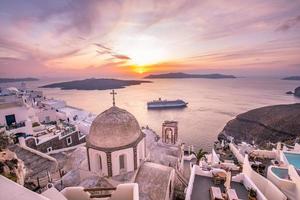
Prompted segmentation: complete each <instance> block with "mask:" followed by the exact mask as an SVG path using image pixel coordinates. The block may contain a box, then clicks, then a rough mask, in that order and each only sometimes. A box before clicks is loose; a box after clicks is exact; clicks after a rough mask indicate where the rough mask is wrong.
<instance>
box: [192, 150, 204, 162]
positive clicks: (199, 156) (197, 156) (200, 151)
mask: <svg viewBox="0 0 300 200" xmlns="http://www.w3.org/2000/svg"><path fill="white" fill-rule="evenodd" d="M193 154H194V155H195V156H196V159H197V165H199V163H200V160H201V159H202V158H204V159H205V158H206V157H205V155H206V154H207V152H206V151H203V149H199V151H198V153H195V152H193Z"/></svg>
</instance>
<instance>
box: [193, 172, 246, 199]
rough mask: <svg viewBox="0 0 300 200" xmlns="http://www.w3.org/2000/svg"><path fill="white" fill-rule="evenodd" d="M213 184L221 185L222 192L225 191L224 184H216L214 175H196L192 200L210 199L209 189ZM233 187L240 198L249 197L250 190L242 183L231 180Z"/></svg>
mask: <svg viewBox="0 0 300 200" xmlns="http://www.w3.org/2000/svg"><path fill="white" fill-rule="evenodd" d="M212 186H215V187H219V188H220V189H221V192H223V193H224V192H225V187H224V184H220V185H215V184H214V182H213V179H212V177H206V176H200V175H195V180H194V184H193V190H192V196H191V200H209V199H210V193H209V189H210V187H212ZM231 189H235V191H236V194H237V196H238V198H239V199H248V191H247V189H246V188H245V186H244V185H243V184H242V183H238V182H233V181H231Z"/></svg>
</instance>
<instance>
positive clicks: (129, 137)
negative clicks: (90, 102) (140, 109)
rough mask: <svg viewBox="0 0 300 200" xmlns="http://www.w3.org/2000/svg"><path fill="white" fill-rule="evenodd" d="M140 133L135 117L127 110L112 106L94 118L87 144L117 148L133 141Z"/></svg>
mask: <svg viewBox="0 0 300 200" xmlns="http://www.w3.org/2000/svg"><path fill="white" fill-rule="evenodd" d="M141 135H142V133H141V129H140V126H139V123H138V122H137V120H136V118H135V117H134V116H133V115H132V114H131V113H129V112H128V111H126V110H123V109H121V108H118V107H116V106H113V107H111V108H109V109H108V110H106V111H104V112H102V113H101V114H99V115H98V116H97V117H96V118H95V119H94V121H93V122H92V125H91V128H90V133H89V135H88V138H87V144H88V145H92V146H94V147H99V148H108V149H110V148H117V147H122V146H125V145H129V144H132V143H134V142H135V141H137V140H138V139H139V138H140V136H141Z"/></svg>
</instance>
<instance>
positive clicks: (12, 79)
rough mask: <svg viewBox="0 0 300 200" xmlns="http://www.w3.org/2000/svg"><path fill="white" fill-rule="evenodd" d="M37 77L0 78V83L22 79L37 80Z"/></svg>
mask: <svg viewBox="0 0 300 200" xmlns="http://www.w3.org/2000/svg"><path fill="white" fill-rule="evenodd" d="M38 80H39V79H37V78H0V83H13V82H23V81H38Z"/></svg>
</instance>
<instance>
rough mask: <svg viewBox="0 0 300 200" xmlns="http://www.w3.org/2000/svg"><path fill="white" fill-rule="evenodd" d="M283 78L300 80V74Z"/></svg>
mask: <svg viewBox="0 0 300 200" xmlns="http://www.w3.org/2000/svg"><path fill="white" fill-rule="evenodd" d="M282 80H289V81H300V76H289V77H285V78H283V79H282Z"/></svg>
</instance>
